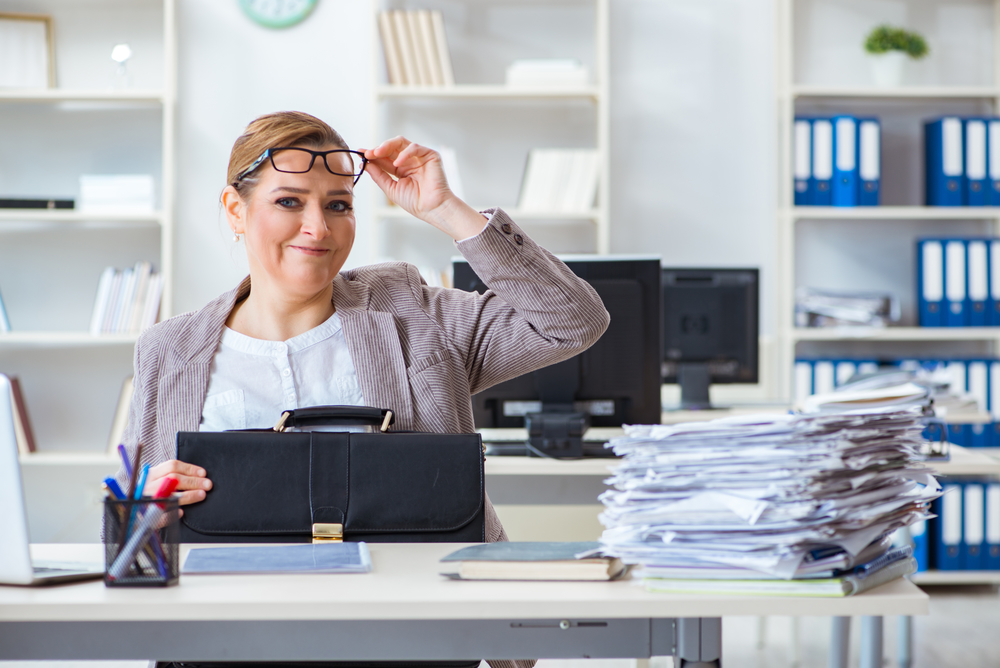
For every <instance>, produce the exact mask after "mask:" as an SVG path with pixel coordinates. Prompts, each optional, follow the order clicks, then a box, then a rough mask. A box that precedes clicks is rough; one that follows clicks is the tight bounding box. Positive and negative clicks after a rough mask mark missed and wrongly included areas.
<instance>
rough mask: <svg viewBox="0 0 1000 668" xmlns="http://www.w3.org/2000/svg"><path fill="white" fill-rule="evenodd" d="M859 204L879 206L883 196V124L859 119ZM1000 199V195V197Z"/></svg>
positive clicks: (877, 120)
mask: <svg viewBox="0 0 1000 668" xmlns="http://www.w3.org/2000/svg"><path fill="white" fill-rule="evenodd" d="M858 120H859V121H860V122H859V124H858V177H859V184H858V204H859V205H861V206H878V205H879V204H880V203H881V195H882V124H881V122H880V121H879V119H877V118H861V119H858ZM998 197H1000V195H998Z"/></svg>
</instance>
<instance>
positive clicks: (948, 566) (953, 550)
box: [934, 484, 965, 571]
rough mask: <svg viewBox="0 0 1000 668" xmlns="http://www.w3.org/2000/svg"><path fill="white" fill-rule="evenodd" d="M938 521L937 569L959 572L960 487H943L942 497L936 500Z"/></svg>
mask: <svg viewBox="0 0 1000 668" xmlns="http://www.w3.org/2000/svg"><path fill="white" fill-rule="evenodd" d="M934 503H935V504H938V510H937V512H936V514H937V515H938V521H937V522H936V525H937V531H936V535H935V548H936V550H935V551H936V555H935V556H936V558H937V559H936V561H937V568H938V569H940V570H942V571H957V570H961V569H962V566H963V564H964V561H965V560H964V556H963V554H962V486H961V485H957V484H948V485H944V495H943V496H942V497H941V498H940V499H937V500H936V501H935V502H934Z"/></svg>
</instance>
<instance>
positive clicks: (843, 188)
mask: <svg viewBox="0 0 1000 668" xmlns="http://www.w3.org/2000/svg"><path fill="white" fill-rule="evenodd" d="M793 142H794V151H795V153H794V162H793V165H792V167H793V173H794V178H795V183H794V186H793V187H794V192H795V206H877V205H878V204H879V202H880V198H881V190H882V188H881V182H882V126H881V123H880V122H879V119H877V118H859V117H855V116H848V115H840V116H832V117H819V118H813V117H808V118H807V117H796V119H795V125H794V137H793Z"/></svg>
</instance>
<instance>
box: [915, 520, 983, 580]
mask: <svg viewBox="0 0 1000 668" xmlns="http://www.w3.org/2000/svg"><path fill="white" fill-rule="evenodd" d="M908 528H909V530H910V540H912V541H913V558H914V559H916V560H917V572H920V571H926V570H927V569H928V568H930V562H931V559H930V557H931V553H930V541H928V540H927V521H926V520H921V521H919V522H914V523H913V524H911V525H910V526H909V527H908ZM998 551H1000V550H998Z"/></svg>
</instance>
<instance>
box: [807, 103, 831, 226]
mask: <svg viewBox="0 0 1000 668" xmlns="http://www.w3.org/2000/svg"><path fill="white" fill-rule="evenodd" d="M812 159H813V161H812V176H811V177H810V186H811V187H810V191H811V192H812V204H813V205H815V206H830V205H831V204H833V192H832V186H833V123H832V122H831V121H830V119H828V118H817V119H815V120H814V121H813V123H812Z"/></svg>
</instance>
